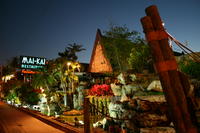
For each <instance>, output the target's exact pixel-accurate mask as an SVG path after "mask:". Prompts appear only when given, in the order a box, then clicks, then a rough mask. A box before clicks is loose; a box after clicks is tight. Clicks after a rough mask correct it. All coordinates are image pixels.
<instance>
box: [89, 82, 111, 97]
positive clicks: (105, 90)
mask: <svg viewBox="0 0 200 133" xmlns="http://www.w3.org/2000/svg"><path fill="white" fill-rule="evenodd" d="M89 95H93V96H94V95H95V96H107V95H113V92H112V90H111V88H110V85H107V84H102V85H94V86H92V88H91V89H90V90H89Z"/></svg>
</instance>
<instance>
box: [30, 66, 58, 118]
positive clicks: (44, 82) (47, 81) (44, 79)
mask: <svg viewBox="0 0 200 133" xmlns="http://www.w3.org/2000/svg"><path fill="white" fill-rule="evenodd" d="M52 65H53V64H52V63H49V64H48V65H47V66H46V67H44V68H43V69H41V70H40V72H39V73H37V74H35V75H34V76H33V80H32V85H33V87H34V88H35V89H34V92H37V93H40V92H39V91H41V88H42V89H43V90H44V92H43V93H44V94H45V97H46V99H47V110H48V115H50V104H51V97H52V96H54V95H55V93H56V88H55V86H56V84H57V80H56V79H55V77H54V75H53V68H52V67H53V66H52Z"/></svg>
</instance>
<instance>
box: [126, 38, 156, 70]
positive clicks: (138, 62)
mask: <svg viewBox="0 0 200 133" xmlns="http://www.w3.org/2000/svg"><path fill="white" fill-rule="evenodd" d="M128 63H129V64H130V65H131V66H132V70H133V71H134V72H137V73H141V72H142V71H143V70H144V69H148V70H151V71H153V62H152V56H151V53H150V49H149V46H148V45H147V44H145V42H142V41H141V43H138V44H137V45H136V46H135V47H133V48H132V49H131V53H130V57H129V58H128Z"/></svg>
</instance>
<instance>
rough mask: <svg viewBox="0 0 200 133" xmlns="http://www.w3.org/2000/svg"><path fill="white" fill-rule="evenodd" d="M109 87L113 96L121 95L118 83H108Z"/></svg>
mask: <svg viewBox="0 0 200 133" xmlns="http://www.w3.org/2000/svg"><path fill="white" fill-rule="evenodd" d="M110 87H111V89H112V92H113V94H114V96H121V95H122V88H121V86H120V85H116V84H110Z"/></svg>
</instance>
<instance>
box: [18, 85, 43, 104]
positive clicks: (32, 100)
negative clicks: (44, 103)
mask: <svg viewBox="0 0 200 133" xmlns="http://www.w3.org/2000/svg"><path fill="white" fill-rule="evenodd" d="M16 93H17V96H18V97H19V100H20V101H22V102H23V103H25V104H30V105H34V104H37V103H38V102H39V100H40V99H39V94H38V93H36V92H34V88H33V87H32V86H31V85H30V84H29V83H26V84H23V85H22V86H21V88H17V89H16Z"/></svg>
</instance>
